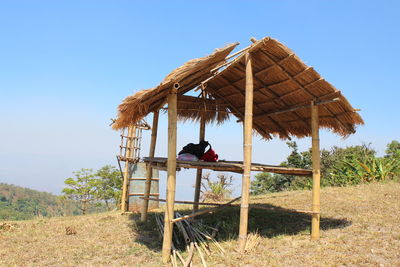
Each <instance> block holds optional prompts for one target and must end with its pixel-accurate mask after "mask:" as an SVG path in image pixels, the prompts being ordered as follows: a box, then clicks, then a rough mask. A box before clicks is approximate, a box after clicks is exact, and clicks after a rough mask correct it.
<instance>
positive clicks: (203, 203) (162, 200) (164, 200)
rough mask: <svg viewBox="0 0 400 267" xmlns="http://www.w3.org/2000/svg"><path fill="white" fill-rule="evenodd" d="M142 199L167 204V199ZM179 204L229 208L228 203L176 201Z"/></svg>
mask: <svg viewBox="0 0 400 267" xmlns="http://www.w3.org/2000/svg"><path fill="white" fill-rule="evenodd" d="M140 198H141V199H148V200H152V201H159V202H167V200H166V199H162V198H152V197H148V198H145V197H140ZM176 203H179V204H198V205H204V206H228V205H227V204H226V203H225V204H224V203H214V202H197V203H196V202H193V201H184V200H175V204H176ZM229 206H233V205H232V204H229Z"/></svg>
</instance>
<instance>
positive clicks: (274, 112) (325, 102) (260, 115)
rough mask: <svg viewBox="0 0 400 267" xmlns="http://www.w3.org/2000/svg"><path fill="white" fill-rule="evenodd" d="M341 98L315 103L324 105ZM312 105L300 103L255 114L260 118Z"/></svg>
mask: <svg viewBox="0 0 400 267" xmlns="http://www.w3.org/2000/svg"><path fill="white" fill-rule="evenodd" d="M339 100H340V98H334V99H330V100H324V101H319V102H315V103H314V105H316V106H319V105H324V104H329V103H333V102H337V101H339ZM310 107H311V104H307V105H299V106H294V107H289V108H285V109H281V110H277V111H273V112H268V113H264V114H259V115H256V116H254V118H255V119H258V118H262V117H269V116H272V115H278V114H281V113H286V112H291V111H295V110H298V109H303V108H310Z"/></svg>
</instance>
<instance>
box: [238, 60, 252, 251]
mask: <svg viewBox="0 0 400 267" xmlns="http://www.w3.org/2000/svg"><path fill="white" fill-rule="evenodd" d="M245 62H246V99H245V103H246V107H245V115H244V125H243V126H244V131H243V135H244V136H243V159H244V160H243V176H242V202H241V205H240V225H239V251H240V252H244V250H245V247H246V241H247V228H248V220H249V195H250V169H251V154H252V153H251V152H252V129H253V126H252V124H253V70H252V60H251V55H250V54H249V53H248V52H247V53H246V57H245Z"/></svg>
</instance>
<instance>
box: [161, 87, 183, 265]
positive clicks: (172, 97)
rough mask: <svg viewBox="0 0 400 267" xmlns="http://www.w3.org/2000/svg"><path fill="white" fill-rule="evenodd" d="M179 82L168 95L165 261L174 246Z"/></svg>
mask: <svg viewBox="0 0 400 267" xmlns="http://www.w3.org/2000/svg"><path fill="white" fill-rule="evenodd" d="M178 88H179V84H174V86H173V88H172V89H171V91H170V93H169V95H168V166H167V168H168V178H167V205H166V208H165V216H164V237H163V247H162V259H163V263H168V262H169V260H170V254H171V247H172V227H173V224H172V222H171V220H172V219H173V218H174V201H175V187H176V135H177V134H176V132H177V90H178Z"/></svg>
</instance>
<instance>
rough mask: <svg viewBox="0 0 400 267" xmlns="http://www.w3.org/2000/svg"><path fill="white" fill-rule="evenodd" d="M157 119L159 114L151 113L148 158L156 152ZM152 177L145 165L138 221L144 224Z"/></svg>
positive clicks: (151, 170)
mask: <svg viewBox="0 0 400 267" xmlns="http://www.w3.org/2000/svg"><path fill="white" fill-rule="evenodd" d="M158 117H159V112H158V111H155V112H154V113H153V127H152V128H151V141H150V152H149V157H154V154H155V151H156V142H157V131H158ZM152 177H153V168H152V167H151V164H147V165H146V184H145V190H144V197H145V198H144V200H143V207H142V214H141V216H140V220H141V221H142V222H145V221H146V220H147V210H148V208H149V200H148V199H146V198H148V197H149V195H150V189H151V178H152Z"/></svg>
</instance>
